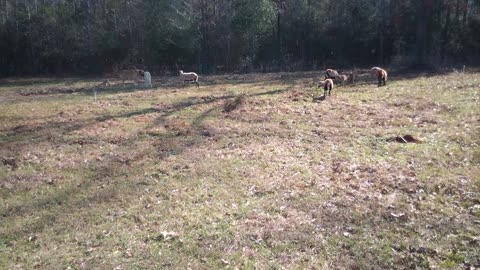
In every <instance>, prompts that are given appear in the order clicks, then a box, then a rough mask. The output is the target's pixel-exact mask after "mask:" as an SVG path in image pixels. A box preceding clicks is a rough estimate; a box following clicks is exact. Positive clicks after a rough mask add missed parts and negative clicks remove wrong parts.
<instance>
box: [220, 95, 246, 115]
mask: <svg viewBox="0 0 480 270" xmlns="http://www.w3.org/2000/svg"><path fill="white" fill-rule="evenodd" d="M246 100H247V97H246V96H245V95H243V94H242V95H239V96H237V97H236V98H234V99H233V100H227V101H225V104H224V105H223V111H224V112H227V113H228V112H231V111H234V110H236V109H237V108H239V107H240V106H242V105H243V104H245V102H246Z"/></svg>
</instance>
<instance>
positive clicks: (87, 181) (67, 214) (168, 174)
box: [0, 72, 480, 269]
mask: <svg viewBox="0 0 480 270" xmlns="http://www.w3.org/2000/svg"><path fill="white" fill-rule="evenodd" d="M320 73H321V72H308V73H284V74H265V75H229V76H211V77H208V76H204V77H202V78H203V81H204V84H203V85H202V87H201V88H200V89H197V88H195V87H185V88H183V87H178V86H181V85H182V83H181V82H180V81H176V80H175V78H159V79H157V80H156V82H157V85H156V86H157V87H156V88H155V89H148V90H145V89H142V88H138V89H137V88H135V87H130V88H123V87H119V86H118V84H116V85H115V84H114V85H113V86H111V87H105V88H102V89H100V90H99V92H98V93H99V94H98V101H97V102H94V101H93V96H92V95H93V93H92V92H91V91H90V89H91V88H92V87H94V86H96V85H98V81H95V80H92V81H85V80H76V79H75V80H73V83H69V85H68V86H66V85H65V83H64V81H63V80H50V79H42V80H33V79H32V80H9V81H2V83H1V84H0V104H1V106H0V119H1V126H0V157H1V158H0V179H1V180H0V198H1V200H0V218H1V221H2V222H1V223H0V268H5V269H15V268H18V269H32V268H39V269H66V268H68V267H71V268H74V269H92V268H93V269H95V268H97V269H108V268H122V269H152V268H173V269H188V268H190V269H217V268H228V269H236V268H239V269H266V268H287V269H291V268H293V269H305V268H307V269H412V268H421V269H429V268H437V269H438V268H440V269H445V268H452V269H458V268H466V269H468V268H475V267H479V264H480V261H479V257H478V254H480V250H479V246H480V245H478V244H479V235H480V227H479V226H480V211H479V209H480V201H479V196H478V194H479V188H480V178H479V176H480V169H479V167H480V166H479V165H480V148H479V143H480V140H479V136H478V134H480V132H479V131H480V128H479V124H480V122H479V119H480V109H479V108H480V107H479V106H478V105H479V101H480V76H479V73H476V72H472V73H465V74H446V75H438V76H426V75H422V74H418V75H417V77H409V78H408V79H407V78H403V77H401V76H395V73H394V72H392V75H394V76H393V77H392V78H391V79H390V80H389V84H388V85H387V86H386V87H382V88H377V87H376V81H375V80H374V79H372V80H371V81H365V80H364V81H357V82H356V83H355V84H353V85H348V86H346V87H340V88H336V89H335V91H333V92H332V96H331V97H328V98H327V99H326V100H324V101H321V102H314V101H313V98H312V97H314V96H318V95H319V94H321V93H320V92H321V91H320V90H317V89H316V87H315V82H316V78H317V77H321V76H322V74H320ZM367 82H368V83H367ZM58 89H63V90H62V91H59V90H58ZM65 89H67V90H68V91H67V90H65ZM82 89H83V90H82ZM85 89H87V90H85ZM227 104H231V105H228V106H227ZM226 106H227V107H228V108H232V109H227V108H226ZM405 135H411V136H413V138H415V139H418V140H419V141H418V142H419V143H398V142H396V140H395V138H397V137H401V138H407V139H409V137H405ZM392 138H394V139H393V140H392ZM405 140H406V139H405Z"/></svg>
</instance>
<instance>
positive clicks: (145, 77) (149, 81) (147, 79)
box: [143, 71, 153, 87]
mask: <svg viewBox="0 0 480 270" xmlns="http://www.w3.org/2000/svg"><path fill="white" fill-rule="evenodd" d="M143 80H144V82H145V87H153V85H152V76H151V75H150V72H148V71H145V72H144V73H143Z"/></svg>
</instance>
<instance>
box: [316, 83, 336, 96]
mask: <svg viewBox="0 0 480 270" xmlns="http://www.w3.org/2000/svg"><path fill="white" fill-rule="evenodd" d="M321 86H323V96H325V97H326V96H327V92H328V95H329V96H330V95H331V94H332V89H333V81H332V79H326V80H324V81H320V82H319V84H318V87H321Z"/></svg>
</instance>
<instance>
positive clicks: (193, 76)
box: [179, 70, 200, 87]
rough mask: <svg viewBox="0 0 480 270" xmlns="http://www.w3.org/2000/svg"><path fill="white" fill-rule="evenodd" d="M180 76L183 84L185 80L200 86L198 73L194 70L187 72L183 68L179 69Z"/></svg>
mask: <svg viewBox="0 0 480 270" xmlns="http://www.w3.org/2000/svg"><path fill="white" fill-rule="evenodd" d="M179 73H180V77H182V78H183V86H185V82H194V83H195V84H196V85H197V87H200V84H199V83H198V75H197V73H195V72H187V73H184V72H183V70H179Z"/></svg>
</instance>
